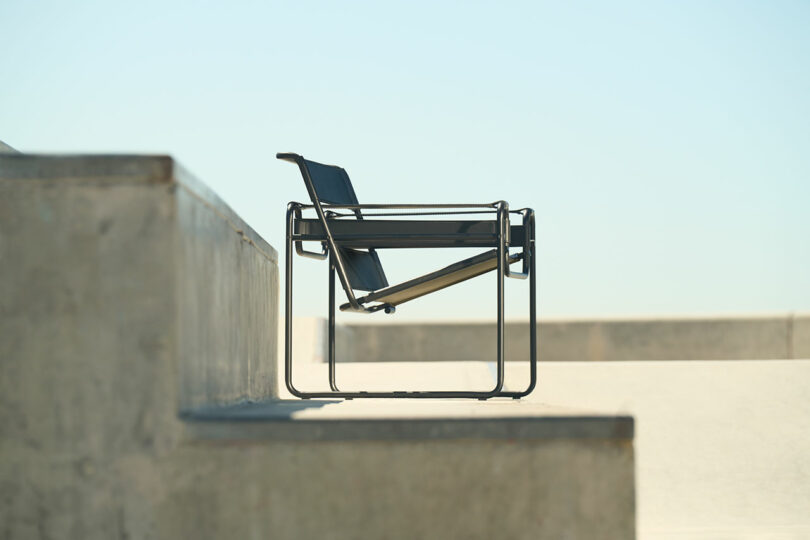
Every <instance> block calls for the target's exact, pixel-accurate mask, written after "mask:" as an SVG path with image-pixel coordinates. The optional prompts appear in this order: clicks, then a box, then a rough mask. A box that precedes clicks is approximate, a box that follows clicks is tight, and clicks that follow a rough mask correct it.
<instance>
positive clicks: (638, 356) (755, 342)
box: [294, 314, 810, 362]
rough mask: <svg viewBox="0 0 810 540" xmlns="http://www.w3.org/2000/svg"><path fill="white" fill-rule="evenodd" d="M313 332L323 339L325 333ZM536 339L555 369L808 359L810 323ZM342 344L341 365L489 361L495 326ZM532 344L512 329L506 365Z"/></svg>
mask: <svg viewBox="0 0 810 540" xmlns="http://www.w3.org/2000/svg"><path fill="white" fill-rule="evenodd" d="M310 324H312V323H310ZM319 324H320V325H321V326H323V327H324V328H325V325H326V321H325V320H324V319H320V322H319ZM311 332H316V333H317V335H319V336H322V335H324V334H325V330H324V329H320V328H318V329H317V330H311ZM310 335H315V334H306V333H302V334H301V335H300V337H297V338H296V343H299V341H300V342H307V341H312V342H317V343H319V345H320V348H321V350H318V351H315V352H314V353H311V354H314V355H315V357H316V358H325V356H326V353H325V347H326V342H325V340H323V339H322V338H321V339H320V341H318V340H312V339H311V338H310V337H309V336H310ZM538 339H539V347H538V358H539V359H540V360H541V361H552V362H558V361H621V360H748V359H780V358H806V357H808V356H810V315H807V314H798V315H797V314H785V315H772V316H738V317H694V318H680V319H676V318H670V319H667V318H662V319H627V320H621V319H615V320H582V321H554V320H543V321H540V323H539V324H538ZM336 343H337V349H336V350H337V359H338V361H343V362H362V361H372V362H407V361H413V360H415V359H419V360H422V361H469V360H481V361H491V360H493V358H494V355H495V325H494V324H493V323H483V322H481V323H476V322H450V323H448V322H430V323H428V322H426V323H403V324H397V323H389V322H388V320H386V321H385V323H383V324H379V323H377V322H376V321H375V322H372V323H367V322H365V321H363V322H362V323H356V324H354V323H353V324H345V325H338V332H337V338H336ZM528 343H529V329H528V325H527V323H525V322H517V321H515V322H508V323H507V324H506V347H505V350H506V359H507V361H527V360H528ZM294 350H296V351H298V350H299V349H298V348H296V349H294ZM306 354H307V352H306V351H305V350H304V351H302V355H306ZM296 355H298V352H296ZM302 358H303V356H302Z"/></svg>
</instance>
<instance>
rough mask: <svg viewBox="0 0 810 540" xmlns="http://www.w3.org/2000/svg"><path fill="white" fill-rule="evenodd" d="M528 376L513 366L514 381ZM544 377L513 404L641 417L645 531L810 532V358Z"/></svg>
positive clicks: (415, 373)
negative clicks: (535, 386)
mask: <svg viewBox="0 0 810 540" xmlns="http://www.w3.org/2000/svg"><path fill="white" fill-rule="evenodd" d="M493 367H494V366H493V365H492V364H480V363H474V362H459V363H456V362H444V363H442V362H438V363H436V364H435V365H429V366H427V368H428V369H429V372H430V373H431V375H433V376H438V377H440V378H442V380H443V384H444V385H446V386H452V385H455V386H456V387H461V388H465V385H467V384H472V385H473V387H475V386H479V385H480V386H482V387H483V386H485V385H490V384H492V381H493V380H494V377H493ZM425 369H426V366H425V365H424V364H423V363H418V362H410V363H409V362H398V363H392V364H383V363H378V364H365V363H347V364H341V365H339V366H338V380H339V381H343V383H344V384H345V385H348V386H363V385H365V386H366V387H369V386H381V387H383V388H385V389H389V388H390V387H393V386H397V385H400V386H401V385H409V386H419V385H420V384H421V385H424V384H425V378H424V375H422V373H424V371H423V370H425ZM527 371H528V368H527V367H526V366H524V365H523V364H521V363H518V362H515V363H514V364H510V365H509V366H508V373H509V374H510V376H509V377H508V378H507V386H508V387H509V386H511V387H512V388H516V387H517V386H518V385H520V384H521V383H522V381H523V380H524V379H525V378H526V377H527V376H528V373H527ZM538 373H539V383H538V388H537V390H536V391H535V392H534V393H533V394H532V395H531V396H529V397H528V398H527V399H526V400H524V401H521V402H520V403H519V404H515V405H516V406H515V408H514V409H513V410H514V411H519V410H543V408H544V407H550V406H551V405H552V404H553V406H554V408H560V407H563V408H566V409H567V410H569V411H587V410H599V411H602V412H603V413H607V414H612V415H616V418H622V417H626V416H628V415H632V416H633V417H634V418H635V420H636V423H635V450H636V451H635V457H636V488H637V525H638V536H639V538H653V539H659V538H661V539H667V538H673V539H686V538H689V539H696V538H700V539H715V538H730V539H731V538H733V539H754V538H757V539H758V538H777V539H804V538H810V513H809V512H808V508H810V435H809V434H810V360H798V359H797V360H761V361H729V360H723V361H682V362H679V361H671V362H650V361H638V362H541V363H540V364H539V365H538ZM298 375H299V376H298V379H300V386H302V387H304V386H305V385H311V386H313V387H318V386H319V385H323V384H325V381H326V366H325V365H317V364H315V365H310V366H306V367H305V366H301V367H300V368H299V370H298ZM492 405H493V410H497V408H498V407H508V404H504V403H498V402H493V403H492ZM573 414H576V412H574V413H573Z"/></svg>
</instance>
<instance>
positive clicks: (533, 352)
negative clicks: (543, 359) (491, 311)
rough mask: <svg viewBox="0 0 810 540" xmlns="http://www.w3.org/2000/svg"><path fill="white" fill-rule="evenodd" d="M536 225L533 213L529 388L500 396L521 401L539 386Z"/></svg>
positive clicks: (529, 253) (530, 250)
mask: <svg viewBox="0 0 810 540" xmlns="http://www.w3.org/2000/svg"><path fill="white" fill-rule="evenodd" d="M534 223H535V221H534V212H533V211H532V213H531V219H530V221H529V224H530V229H529V230H528V231H526V234H531V237H530V241H529V249H528V252H527V253H525V254H524V256H526V257H529V386H528V387H526V389H525V390H523V391H521V392H501V393H500V394H498V395H499V396H503V397H511V398H512V399H520V398H522V397H524V396H527V395H529V394H531V393H532V392H533V391H534V389H535V387H536V386H537V264H536V263H537V260H536V258H535V236H534V227H535V225H534Z"/></svg>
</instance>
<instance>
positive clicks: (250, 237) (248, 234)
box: [172, 160, 278, 263]
mask: <svg viewBox="0 0 810 540" xmlns="http://www.w3.org/2000/svg"><path fill="white" fill-rule="evenodd" d="M172 163H173V178H174V179H175V181H176V182H177V183H178V184H179V185H180V187H181V188H183V189H185V190H186V191H187V192H188V193H189V194H191V195H193V196H194V197H196V198H197V199H199V200H200V202H202V203H203V204H205V205H206V206H207V207H208V208H210V209H211V210H212V211H213V212H214V213H216V214H218V215H219V216H220V217H221V218H222V219H223V220H225V221H226V222H227V223H228V225H229V226H230V227H231V228H232V229H233V230H234V232H236V233H237V234H240V235H242V238H243V239H244V240H246V241H247V242H249V243H250V244H252V245H253V246H254V247H255V248H256V249H258V250H259V251H261V252H262V253H264V254H265V256H266V257H267V258H268V259H270V260H271V261H273V262H275V263H278V251H276V249H275V248H274V247H273V246H271V245H270V244H268V243H267V241H266V240H265V239H264V238H262V237H261V236H260V235H259V233H257V232H256V231H255V230H253V228H252V227H251V226H250V225H248V224H247V223H245V221H244V220H242V218H241V217H239V214H237V213H236V212H234V210H233V209H232V208H231V207H230V206H228V204H227V203H226V202H225V201H223V200H222V199H221V198H220V197H219V195H217V194H216V192H214V191H213V190H212V189H211V188H210V187H208V186H207V185H206V184H205V183H203V182H202V181H200V180H199V179H198V178H197V177H195V176H194V175H193V174H191V173H190V172H189V171H188V170H187V169H186V168H185V167H183V166H182V165H180V163H178V162H177V161H174V160H172Z"/></svg>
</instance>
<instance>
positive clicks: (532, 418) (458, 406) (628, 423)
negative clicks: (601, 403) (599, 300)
mask: <svg viewBox="0 0 810 540" xmlns="http://www.w3.org/2000/svg"><path fill="white" fill-rule="evenodd" d="M521 405H522V406H521ZM183 418H184V419H185V420H186V421H188V422H190V424H189V426H190V429H191V430H192V431H191V432H192V433H194V434H195V437H196V438H200V439H227V440H255V439H264V440H411V439H426V440H444V439H507V440H515V439H557V438H563V439H614V440H625V441H627V442H628V443H630V444H632V440H633V433H634V426H633V418H632V417H630V416H626V415H624V416H622V415H619V416H609V415H583V414H582V412H579V411H571V410H567V409H560V408H553V407H549V406H542V405H531V406H526V405H525V404H517V403H512V402H492V403H480V402H474V401H471V402H469V403H468V402H464V401H436V400H432V402H431V403H414V402H410V401H404V402H402V401H400V402H396V401H394V402H392V401H391V400H356V401H347V402H343V401H331V402H330V401H304V402H302V401H301V400H292V401H280V402H275V403H267V404H245V405H238V406H233V407H218V408H209V409H201V410H198V411H194V412H187V413H185V414H184V415H183Z"/></svg>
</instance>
